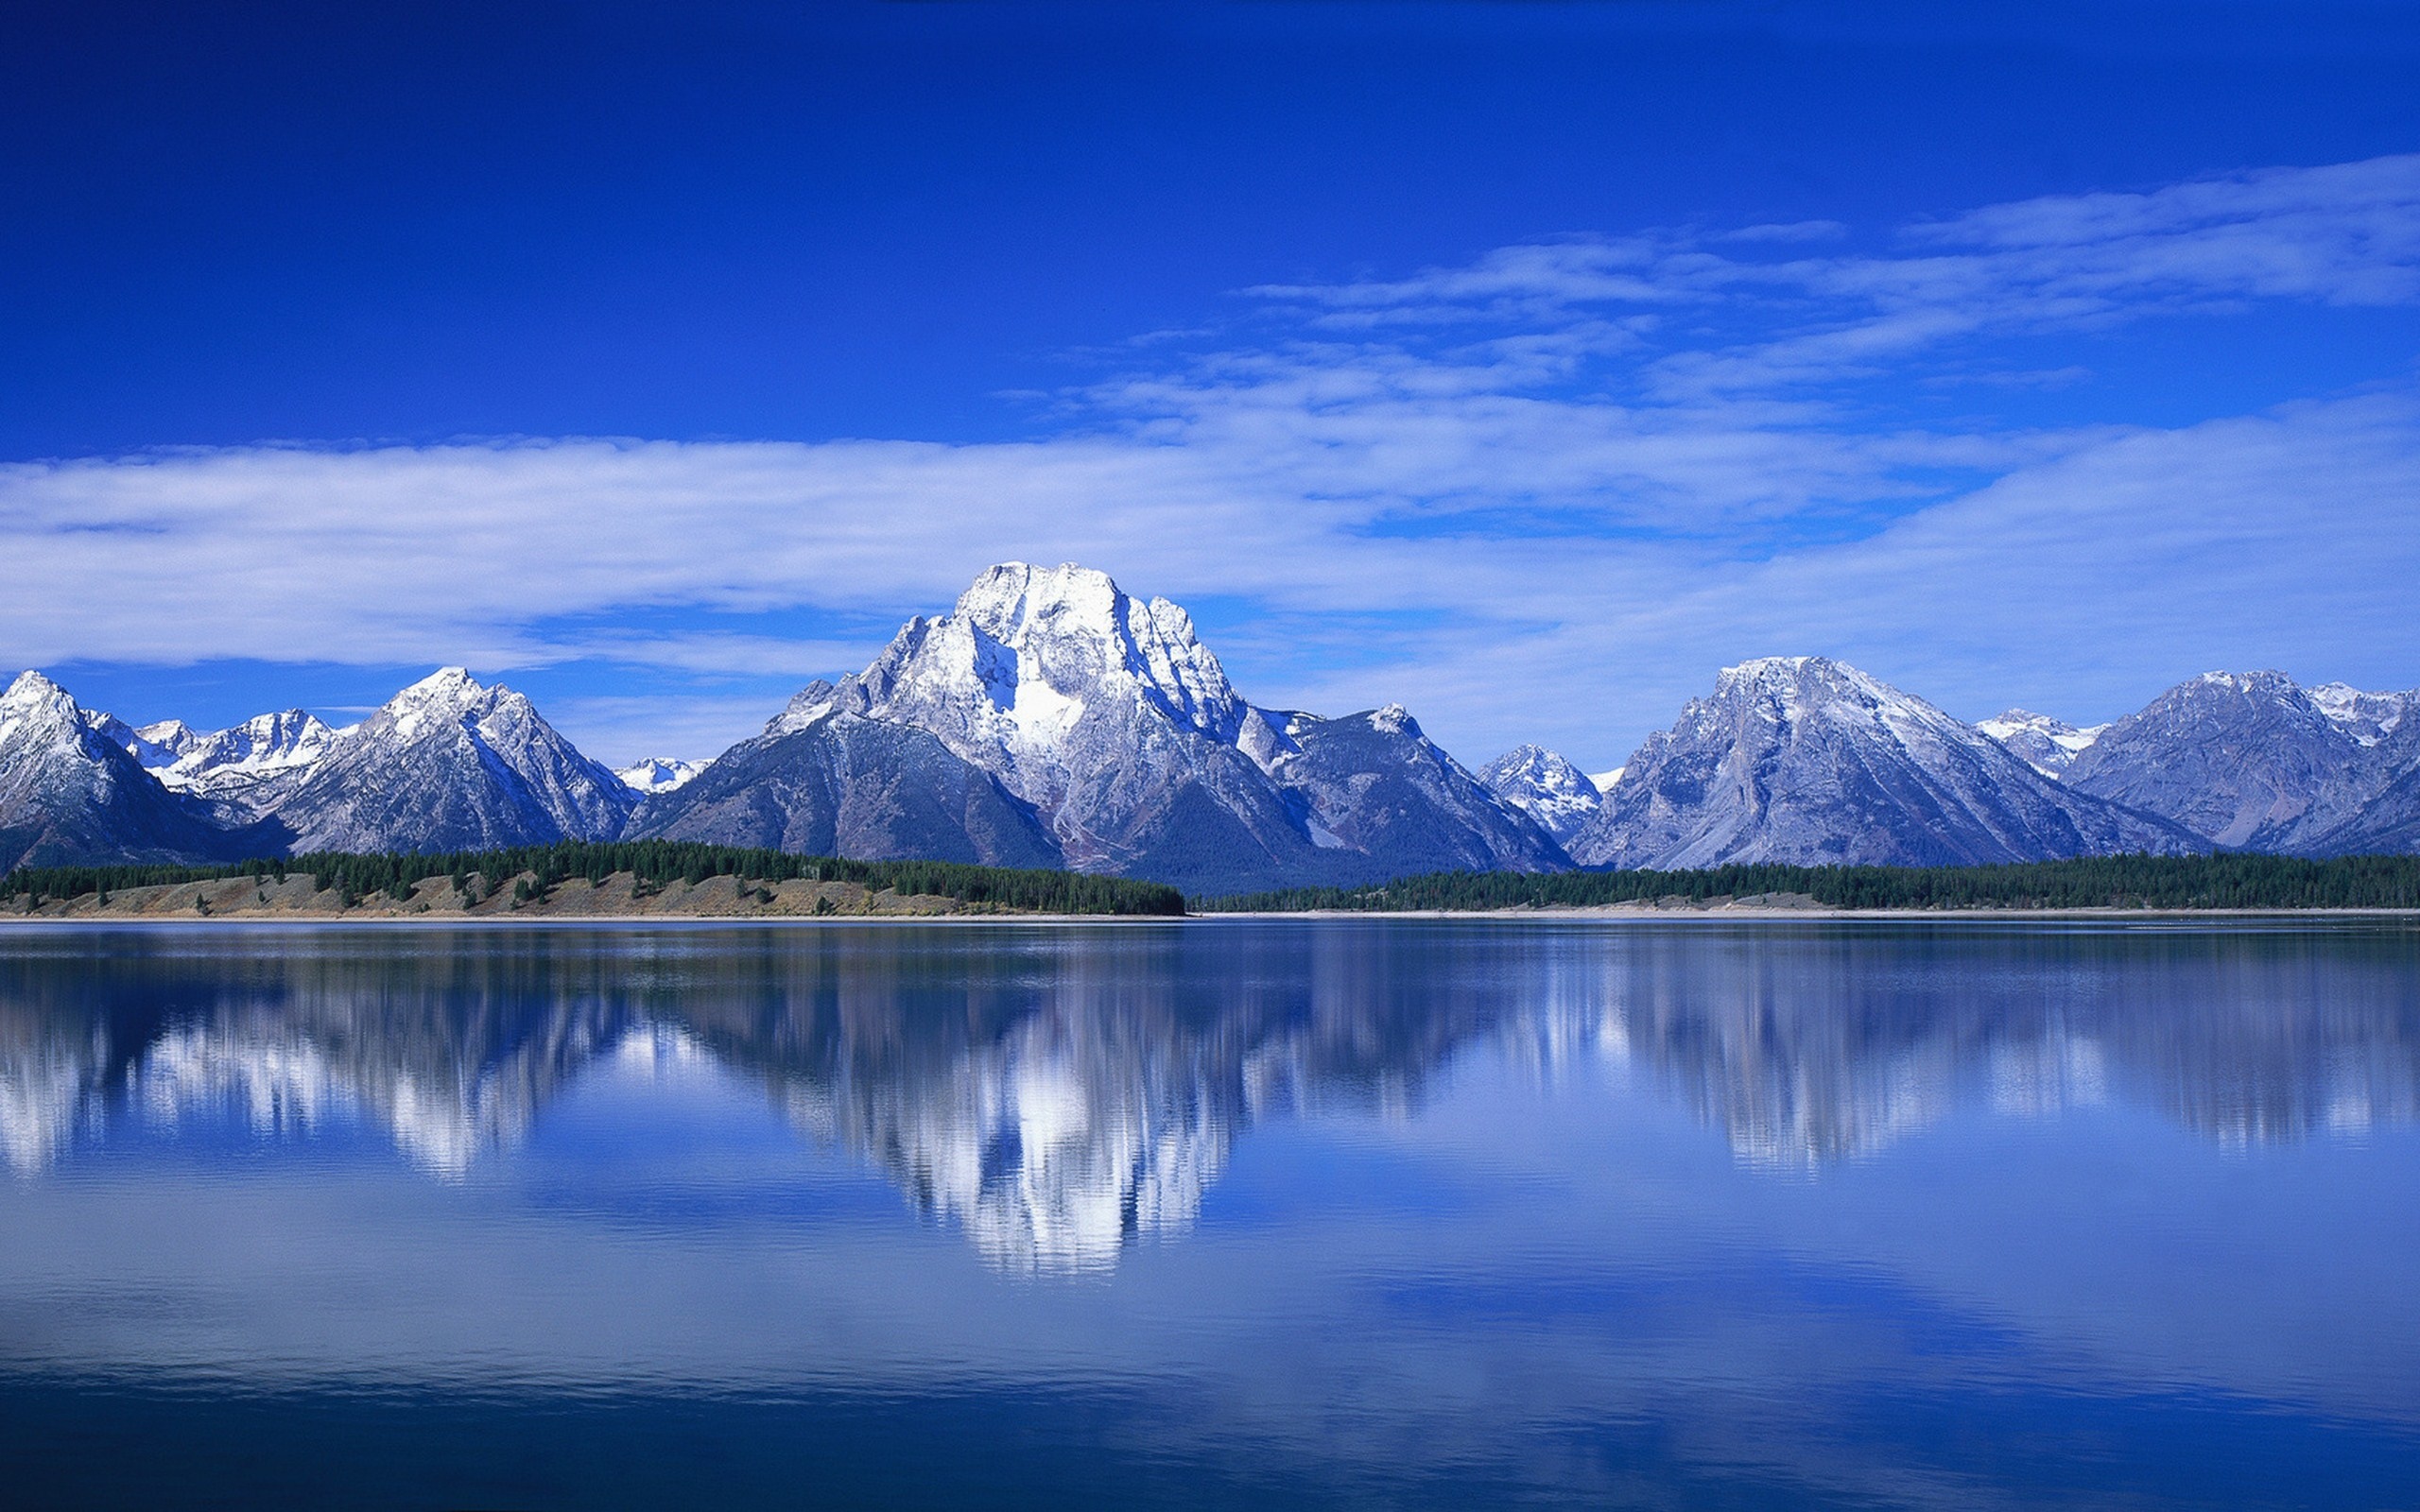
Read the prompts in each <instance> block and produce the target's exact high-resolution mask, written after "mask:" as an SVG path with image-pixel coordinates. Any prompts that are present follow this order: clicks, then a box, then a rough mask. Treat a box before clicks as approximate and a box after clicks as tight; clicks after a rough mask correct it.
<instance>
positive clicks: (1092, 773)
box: [648, 563, 1565, 890]
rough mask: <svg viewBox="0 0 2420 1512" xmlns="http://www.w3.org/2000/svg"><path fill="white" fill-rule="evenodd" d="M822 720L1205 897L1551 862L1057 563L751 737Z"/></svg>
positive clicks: (1002, 582)
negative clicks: (1264, 699)
mask: <svg viewBox="0 0 2420 1512" xmlns="http://www.w3.org/2000/svg"><path fill="white" fill-rule="evenodd" d="M835 714H849V715H854V716H856V717H858V718H862V719H870V720H875V721H879V722H882V723H885V724H890V725H901V726H907V727H908V728H911V729H915V730H923V731H925V733H927V734H930V735H932V736H933V737H934V738H935V739H937V740H938V741H939V742H940V743H941V744H942V746H943V747H946V748H947V749H948V750H949V751H950V752H951V753H953V754H954V755H956V756H957V757H959V759H960V760H961V761H964V762H965V763H967V764H968V765H972V766H974V767H977V768H978V769H980V770H982V771H984V772H987V773H989V774H991V775H992V776H993V777H994V778H995V779H996V780H997V781H998V782H999V784H1000V786H1001V788H1002V789H1003V790H1004V791H1005V792H1007V793H1008V794H1009V795H1010V796H1011V797H1012V798H1014V799H1016V800H1017V801H1018V802H1020V803H1022V804H1024V805H1025V806H1026V807H1027V808H1028V809H1029V811H1030V812H1031V813H1032V814H1033V815H1034V816H1036V817H1037V818H1038V819H1039V820H1040V822H1041V823H1042V825H1043V827H1044V829H1045V831H1046V833H1047V834H1048V835H1049V836H1050V839H1051V841H1052V843H1053V844H1054V845H1055V846H1056V847H1057V849H1058V851H1059V852H1060V854H1061V855H1062V856H1063V858H1064V860H1065V862H1066V864H1067V865H1069V866H1073V867H1077V868H1082V869H1086V870H1096V871H1106V872H1113V873H1116V874H1120V875H1128V876H1139V877H1150V878H1153V879H1156V880H1160V881H1165V882H1171V883H1175V884H1177V885H1182V886H1185V887H1189V888H1194V889H1197V890H1215V889H1241V888H1246V887H1254V886H1266V885H1277V884H1281V883H1285V882H1293V881H1321V882H1331V881H1364V880H1372V879H1375V878H1382V877H1385V876H1391V875H1398V874H1401V873H1403V872H1406V871H1414V870H1420V869H1425V868H1429V867H1431V866H1432V865H1452V866H1463V865H1467V866H1479V867H1487V868H1519V869H1535V868H1551V867H1556V866H1561V865H1564V864H1565V863H1564V856H1563V854H1562V852H1561V851H1559V850H1558V849H1557V847H1556V846H1555V844H1554V841H1553V840H1552V839H1551V837H1549V836H1548V835H1547V833H1545V831H1543V830H1542V829H1540V828H1538V826H1537V825H1536V824H1535V822H1534V821H1532V820H1530V818H1529V817H1528V816H1526V815H1522V814H1519V813H1517V812H1515V811H1513V810H1509V809H1507V808H1505V807H1504V806H1503V805H1502V804H1501V803H1499V802H1497V801H1496V799H1495V797H1494V796H1493V795H1492V794H1490V793H1489V792H1488V791H1487V789H1486V788H1485V787H1484V786H1482V785H1481V784H1480V783H1479V782H1478V780H1477V779H1476V778H1474V777H1472V776H1471V774H1470V773H1469V772H1467V771H1465V770H1464V769H1463V768H1462V767H1461V765H1460V764H1458V763H1456V762H1455V761H1454V760H1453V759H1452V758H1451V757H1450V756H1447V755H1446V754H1445V753H1444V752H1443V751H1442V750H1440V749H1439V748H1438V747H1436V746H1435V745H1434V744H1432V743H1431V742H1430V741H1429V740H1428V738H1427V737H1426V735H1425V734H1424V733H1422V731H1421V730H1420V727H1419V726H1418V724H1417V723H1415V722H1414V721H1413V720H1412V719H1411V718H1410V717H1409V715H1407V714H1404V713H1402V712H1401V711H1399V710H1381V711H1376V712H1374V713H1365V714H1357V715H1352V716H1349V717H1347V718H1345V719H1338V720H1327V719H1320V718H1317V717H1315V716H1312V715H1308V714H1302V713H1288V712H1284V711H1271V710H1264V709H1260V708H1257V707H1255V706H1253V704H1251V703H1250V702H1248V701H1247V700H1245V699H1244V697H1243V696H1241V695H1240V694H1238V693H1237V692H1236V689H1235V688H1234V687H1233V685H1232V684H1230V683H1229V682H1228V680H1227V676H1226V673H1225V670H1224V669H1223V668H1221V667H1220V666H1219V661H1218V658H1216V657H1215V656H1213V655H1212V654H1211V653H1210V651H1209V649H1208V648H1207V647H1205V646H1203V645H1202V644H1201V641H1200V640H1199V638H1198V637H1197V636H1196V634H1195V632H1194V627H1193V622H1192V620H1191V618H1190V617H1189V616H1188V615H1187V614H1186V613H1185V612H1184V610H1182V609H1180V608H1178V607H1177V606H1176V605H1174V604H1172V603H1169V602H1168V601H1167V600H1166V599H1151V600H1148V601H1145V600H1138V599H1134V598H1132V597H1130V596H1129V595H1127V594H1126V593H1124V592H1123V591H1122V590H1120V589H1119V588H1118V586H1117V585H1116V584H1115V582H1113V581H1111V580H1110V578H1109V577H1108V576H1107V575H1105V574H1102V573H1098V572H1093V571H1090V570H1088V569H1085V568H1081V567H1077V566H1073V565H1067V566H1061V567H1055V568H1044V567H1033V566H1029V565H1026V564H1023V563H1010V564H1006V565H1003V566H999V567H994V568H992V569H991V570H990V571H988V572H986V573H985V574H984V575H983V576H981V577H979V578H977V580H976V582H975V584H974V585H973V586H972V587H970V588H969V589H968V590H967V591H966V593H964V594H963V595H961V596H960V597H959V601H958V604H957V606H956V607H955V609H953V610H952V611H951V612H950V613H948V614H946V615H942V616H939V617H936V618H923V617H919V618H917V619H913V620H910V621H909V622H908V624H907V625H906V626H905V627H903V628H902V629H901V630H900V632H899V634H898V636H897V637H896V638H894V639H893V640H892V642H891V644H890V646H889V647H888V648H887V649H885V650H884V652H883V653H882V655H881V656H879V657H877V658H876V659H875V661H874V662H873V665H871V666H869V667H868V668H867V669H866V670H865V671H864V672H863V673H860V674H856V675H855V676H852V677H849V678H845V679H842V680H841V681H840V682H839V683H838V684H817V685H814V686H811V687H809V688H808V689H806V690H805V691H804V692H803V693H802V694H801V695H800V696H798V697H797V698H796V699H794V700H792V703H791V706H790V708H789V709H788V710H787V711H786V712H785V713H784V714H783V715H782V716H781V717H780V718H779V719H777V720H776V721H775V722H774V724H773V726H772V727H771V728H770V729H769V730H768V733H769V734H772V733H776V732H779V731H782V730H804V729H806V728H808V727H810V726H812V725H814V724H815V723H817V722H819V721H821V720H824V719H828V718H830V717H832V716H834V715H835ZM717 765H720V762H719V761H717ZM648 822H650V823H652V822H654V821H653V820H652V819H650V820H649V821H648ZM1441 858H1442V859H1441Z"/></svg>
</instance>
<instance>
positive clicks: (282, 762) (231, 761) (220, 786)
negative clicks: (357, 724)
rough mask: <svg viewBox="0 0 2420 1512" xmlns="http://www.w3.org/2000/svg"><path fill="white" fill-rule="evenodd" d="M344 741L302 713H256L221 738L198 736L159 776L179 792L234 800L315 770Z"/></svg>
mask: <svg viewBox="0 0 2420 1512" xmlns="http://www.w3.org/2000/svg"><path fill="white" fill-rule="evenodd" d="M147 728H149V727H147ZM338 738H339V737H338V736H337V732H336V731H335V730H330V729H329V728H328V727H327V725H326V724H324V723H322V722H321V721H320V719H319V718H318V717H317V716H315V715H313V714H310V713H304V712H303V711H302V710H300V709H287V710H284V711H282V712H280V713H267V714H255V715H253V716H252V717H251V718H250V719H247V720H245V721H244V722H243V723H242V724H240V725H231V726H229V727H228V728H227V729H225V730H219V731H218V732H217V733H216V734H212V735H199V736H195V737H193V738H192V739H191V740H190V741H189V742H188V743H187V745H186V748H185V752H184V754H183V755H182V756H180V757H178V758H177V760H176V761H175V762H173V763H171V764H170V765H167V766H165V767H164V768H158V769H156V771H155V775H156V776H158V778H159V779H160V781H161V782H165V783H166V784H168V786H170V787H173V788H180V789H183V790H185V791H188V792H195V793H199V794H202V795H203V796H205V797H210V798H226V797H233V796H234V795H235V794H236V793H238V792H239V791H241V790H244V789H247V788H251V787H252V786H254V785H256V784H258V783H260V782H266V781H268V780H269V779H272V778H278V777H285V776H288V775H291V774H293V773H296V772H300V771H302V770H305V769H307V768H309V767H310V766H312V765H316V764H317V763H318V762H319V761H320V758H322V757H324V756H326V755H327V754H328V751H329V750H330V749H331V748H332V747H334V746H335V745H336V744H337V740H338Z"/></svg>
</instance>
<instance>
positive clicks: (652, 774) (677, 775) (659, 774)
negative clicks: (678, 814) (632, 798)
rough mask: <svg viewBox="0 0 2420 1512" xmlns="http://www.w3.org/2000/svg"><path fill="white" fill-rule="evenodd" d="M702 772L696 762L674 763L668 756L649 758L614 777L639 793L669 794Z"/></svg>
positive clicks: (617, 773) (623, 769)
mask: <svg viewBox="0 0 2420 1512" xmlns="http://www.w3.org/2000/svg"><path fill="white" fill-rule="evenodd" d="M704 770H705V767H704V766H703V765H700V764H699V763H697V762H683V761H675V760H673V759H672V758H671V757H669V756H649V757H648V758H647V759H646V760H645V761H642V762H638V763H636V764H635V765H630V766H625V767H623V768H622V769H621V770H620V771H618V772H615V773H614V776H616V777H618V778H620V779H621V780H622V782H623V785H625V786H627V787H631V788H633V789H635V790H637V791H638V792H641V793H669V792H671V791H672V790H673V789H674V788H677V787H679V786H681V785H682V784H683V783H684V782H688V781H690V780H691V779H692V778H694V777H696V776H697V775H698V774H699V773H700V772H702V771H704Z"/></svg>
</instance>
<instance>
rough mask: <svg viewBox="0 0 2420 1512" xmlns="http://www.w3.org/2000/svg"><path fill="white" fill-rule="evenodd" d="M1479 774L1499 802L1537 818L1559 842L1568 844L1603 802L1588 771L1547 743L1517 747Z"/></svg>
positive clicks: (1481, 780)
mask: <svg viewBox="0 0 2420 1512" xmlns="http://www.w3.org/2000/svg"><path fill="white" fill-rule="evenodd" d="M1614 775H1615V776H1616V779H1618V778H1619V776H1620V773H1619V772H1618V771H1616V773H1615V774H1614ZM1478 780H1479V781H1480V782H1483V783H1485V784H1486V786H1487V790H1488V791H1489V792H1491V793H1494V794H1495V797H1496V799H1497V800H1498V801H1499V802H1503V803H1506V804H1509V805H1511V806H1512V807H1513V808H1516V809H1519V810H1520V811H1521V812H1522V813H1524V814H1526V815H1528V816H1530V818H1532V819H1535V820H1536V821H1537V822H1538V827H1539V828H1541V829H1543V830H1545V831H1546V832H1547V833H1548V834H1550V835H1552V836H1553V837H1554V839H1555V842H1556V843H1557V844H1558V845H1562V844H1568V843H1569V842H1570V840H1571V838H1572V837H1573V836H1574V835H1577V834H1578V833H1580V831H1581V830H1582V827H1583V826H1585V825H1586V824H1587V822H1588V821H1589V820H1590V819H1592V818H1595V817H1596V816H1597V810H1598V809H1599V808H1601V807H1603V806H1604V795H1603V794H1601V793H1599V791H1598V789H1597V784H1596V782H1594V781H1593V780H1592V779H1590V777H1589V776H1588V774H1586V773H1585V772H1582V770H1581V769H1580V768H1579V767H1577V766H1574V765H1571V763H1569V762H1567V761H1565V760H1564V759H1563V757H1561V756H1560V755H1557V754H1556V753H1555V752H1553V751H1550V750H1548V749H1547V748H1546V747H1544V746H1515V747H1513V748H1512V749H1511V750H1508V751H1506V752H1505V753H1504V754H1503V755H1501V756H1498V757H1497V758H1495V760H1494V761H1492V762H1490V763H1488V764H1487V765H1485V766H1482V767H1480V768H1479V769H1478Z"/></svg>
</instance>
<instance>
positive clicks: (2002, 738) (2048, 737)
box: [1975, 709, 2109, 777]
mask: <svg viewBox="0 0 2420 1512" xmlns="http://www.w3.org/2000/svg"><path fill="white" fill-rule="evenodd" d="M1975 728H1976V729H1978V730H1981V731H1982V732H1983V733H1984V734H1986V735H1989V736H1991V737H1992V738H1993V739H1994V740H1997V741H1998V742H1999V743H2000V744H2001V745H2003V746H2006V747H2008V748H2009V749H2010V750H2011V751H2014V753H2015V754H2016V756H2017V758H2018V760H2020V761H2022V762H2024V763H2025V765H2028V766H2031V767H2032V768H2033V769H2034V770H2035V771H2037V772H2040V773H2041V774H2042V775H2043V776H2045V777H2061V776H2064V775H2066V770H2067V768H2068V767H2069V766H2070V765H2073V764H2074V762H2075V759H2076V756H2077V754H2078V753H2079V752H2081V751H2083V749H2084V748H2085V747H2088V746H2090V745H2091V744H2092V743H2093V742H2094V741H2095V740H2097V739H2099V738H2100V732H2101V731H2102V730H2107V729H2108V728H2109V727H2108V726H2107V725H2095V726H2093V727H2092V728H2091V729H2089V730H2078V729H2077V728H2076V727H2075V726H2073V725H2071V724H2068V723H2067V722H2066V720H2064V719H2053V718H2051V717H2050V716H2049V715H2048V714H2037V713H2032V712H2031V711H2029V710H2024V709H2012V710H2010V711H2009V712H2008V713H2004V714H1997V715H1995V716H1994V717H1992V718H1990V719H1986V720H1984V721H1983V722H1982V723H1980V724H1979V725H1977V726H1976V727H1975Z"/></svg>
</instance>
